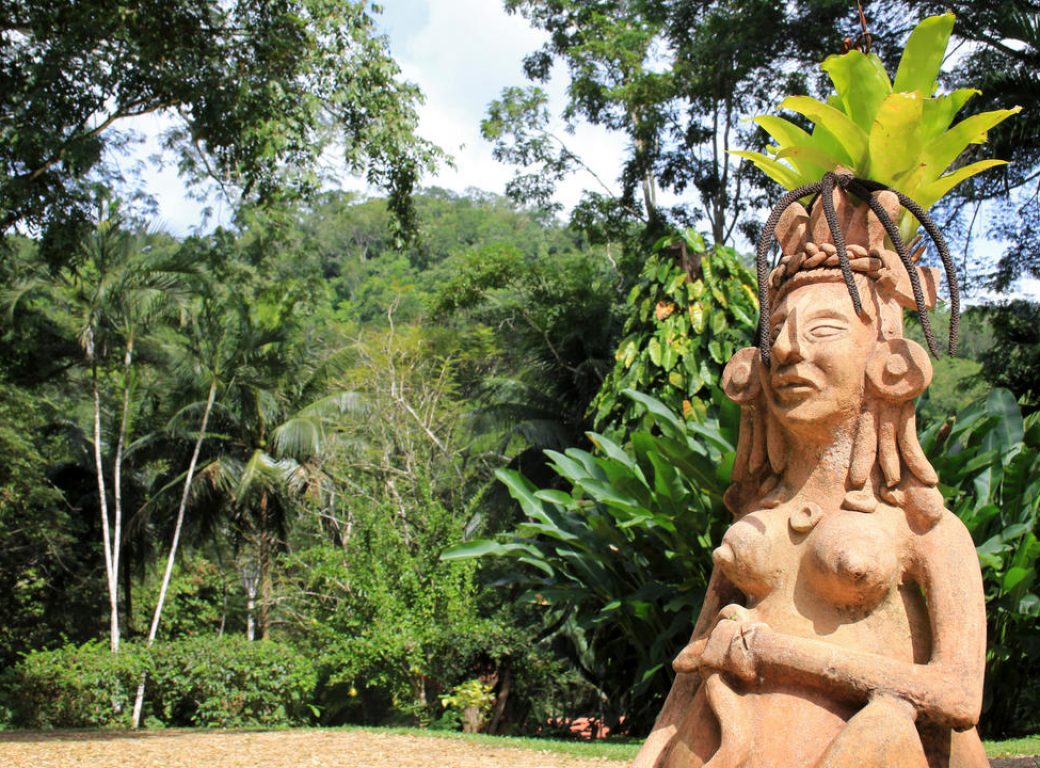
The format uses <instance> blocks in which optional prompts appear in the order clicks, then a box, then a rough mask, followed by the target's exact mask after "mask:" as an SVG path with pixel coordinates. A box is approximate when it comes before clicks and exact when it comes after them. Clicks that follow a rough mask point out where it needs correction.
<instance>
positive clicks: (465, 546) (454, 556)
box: [441, 539, 517, 560]
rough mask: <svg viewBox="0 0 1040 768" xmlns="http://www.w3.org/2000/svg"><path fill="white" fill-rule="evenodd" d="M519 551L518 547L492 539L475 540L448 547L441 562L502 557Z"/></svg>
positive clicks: (442, 554) (442, 555)
mask: <svg viewBox="0 0 1040 768" xmlns="http://www.w3.org/2000/svg"><path fill="white" fill-rule="evenodd" d="M516 550H517V547H515V546H510V545H509V544H503V543H501V542H498V541H493V540H492V539H474V540H473V541H464V542H462V543H461V544H455V545H454V546H451V547H448V548H447V549H445V550H444V552H442V553H441V560H470V559H472V558H475V557H487V556H490V557H501V556H503V555H508V554H510V553H511V552H514V551H516Z"/></svg>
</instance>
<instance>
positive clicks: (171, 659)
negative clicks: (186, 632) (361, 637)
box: [146, 637, 317, 728]
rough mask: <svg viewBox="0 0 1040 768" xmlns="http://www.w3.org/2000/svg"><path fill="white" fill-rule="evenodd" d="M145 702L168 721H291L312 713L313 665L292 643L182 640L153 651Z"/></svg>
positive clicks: (223, 724) (219, 724)
mask: <svg viewBox="0 0 1040 768" xmlns="http://www.w3.org/2000/svg"><path fill="white" fill-rule="evenodd" d="M152 668H153V670H152V674H151V675H150V676H149V685H148V690H147V694H146V696H147V700H148V703H149V705H150V706H151V708H152V710H153V714H154V716H155V717H157V718H158V719H159V720H161V721H162V722H164V723H166V724H167V725H181V726H187V725H196V726H206V727H215V728H238V727H242V726H254V725H264V726H276V725H295V724H300V723H303V722H305V721H307V720H308V719H309V717H310V716H311V715H312V714H313V711H312V710H311V708H310V700H311V697H312V695H313V692H314V686H315V683H316V682H317V677H316V675H315V672H314V666H313V665H312V664H311V662H310V660H308V659H307V658H306V657H304V656H301V655H299V654H298V653H296V651H295V650H293V649H292V648H291V647H290V646H288V645H286V644H284V643H278V642H274V641H270V640H260V641H256V642H249V641H247V640H246V639H245V638H240V637H233V638H229V637H225V638H215V637H200V638H184V639H181V640H175V641H173V642H169V643H161V644H159V645H156V646H155V647H154V648H153V649H152Z"/></svg>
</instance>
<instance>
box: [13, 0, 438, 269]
mask: <svg viewBox="0 0 1040 768" xmlns="http://www.w3.org/2000/svg"><path fill="white" fill-rule="evenodd" d="M0 38H2V40H3V46H2V49H0V132H2V133H0V135H2V138H3V140H2V141H0V166H2V167H3V171H4V175H3V181H2V182H0V211H2V213H0V232H9V231H11V230H12V228H14V227H20V228H22V229H23V230H24V231H28V232H35V233H41V234H42V235H43V236H44V243H45V246H46V248H45V250H46V251H47V253H48V255H49V256H50V257H51V258H52V260H54V261H55V262H58V263H60V262H61V261H63V260H64V259H66V258H67V254H65V253H63V251H62V248H63V246H66V245H67V244H68V243H69V242H70V241H75V239H77V238H78V236H79V233H80V232H81V231H82V229H83V228H84V227H85V226H86V225H87V224H88V223H89V220H90V215H89V211H90V200H91V197H92V193H91V190H92V186H93V185H94V183H95V182H98V181H100V182H101V183H103V184H105V185H112V184H115V183H116V182H118V181H119V171H118V167H117V164H115V163H113V162H112V160H113V152H117V151H118V150H119V149H120V148H121V147H122V146H125V144H126V142H127V141H129V139H130V136H129V134H128V133H126V132H125V130H123V129H124V128H125V127H126V126H128V125H132V124H131V123H130V122H129V121H130V120H131V119H132V118H134V117H137V116H140V115H144V114H148V113H160V114H162V115H164V116H166V117H167V118H169V119H171V120H172V121H173V125H174V127H173V128H172V129H171V130H170V131H169V132H168V133H167V134H166V137H165V141H164V144H165V148H166V149H167V150H168V151H170V152H172V153H173V154H174V156H175V157H176V159H177V163H178V167H179V168H180V170H181V171H182V172H183V173H184V174H185V175H186V176H187V178H188V181H189V183H194V184H197V183H201V182H202V181H203V180H209V181H212V182H214V183H216V184H217V185H218V186H220V187H221V188H222V189H223V190H224V191H225V192H226V193H229V194H234V195H236V196H240V198H241V199H242V200H252V201H260V202H265V203H270V202H277V201H278V200H282V199H285V198H287V197H288V198H291V197H294V196H296V195H298V194H301V193H307V192H310V191H313V190H315V189H316V188H317V186H318V185H319V184H320V180H321V179H320V173H319V162H318V161H319V158H320V157H321V156H322V154H323V153H324V152H325V150H326V149H327V148H328V147H329V146H330V145H333V144H335V145H336V146H337V147H338V148H340V150H341V151H342V153H343V159H344V161H345V162H346V165H347V166H348V168H349V170H350V171H351V172H355V173H363V174H364V175H365V176H366V178H367V180H368V181H369V182H370V183H372V184H373V185H377V186H382V187H385V188H386V189H387V190H388V191H389V194H390V205H391V207H392V208H393V209H394V210H395V212H396V213H397V214H398V216H399V217H400V220H401V221H402V222H403V223H404V224H406V225H411V224H412V223H413V221H412V214H413V211H412V209H411V207H410V204H409V202H408V200H409V195H410V194H411V192H412V191H413V189H414V187H415V184H416V181H417V179H418V177H419V175H420V174H421V173H422V172H423V171H424V170H425V169H428V168H430V167H431V166H432V164H433V163H434V162H435V160H436V159H437V158H438V157H439V153H438V151H437V150H435V148H434V147H432V145H430V144H429V143H427V142H425V141H423V140H422V139H419V138H417V137H416V135H415V127H416V123H417V117H416V114H415V107H416V105H417V104H418V103H419V101H420V99H421V96H420V94H419V92H418V90H417V89H416V88H415V87H414V86H413V85H411V84H409V83H406V82H403V81H401V80H400V79H399V78H398V75H399V70H398V68H397V65H396V64H395V63H394V61H393V59H392V58H391V57H390V55H389V53H388V51H387V45H386V40H385V38H383V37H381V36H379V35H377V34H376V32H375V29H374V25H373V20H372V16H371V12H370V10H369V8H368V7H367V4H366V3H365V2H363V1H361V0H342V1H341V2H325V1H324V0H286V1H285V2H277V3H271V2H267V0H241V1H240V2H234V3H222V2H218V0H175V1H173V2H166V1H165V0H162V1H160V0H132V2H129V3H127V2H118V1H117V0H86V2H78V3H75V4H68V3H51V2H45V1H44V0H15V2H12V3H7V4H5V6H4V9H3V10H2V11H0Z"/></svg>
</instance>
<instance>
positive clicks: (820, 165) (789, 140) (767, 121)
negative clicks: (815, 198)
mask: <svg viewBox="0 0 1040 768" xmlns="http://www.w3.org/2000/svg"><path fill="white" fill-rule="evenodd" d="M754 122H756V123H757V124H758V125H760V126H761V127H762V128H763V129H765V132H766V133H769V134H770V135H771V136H772V137H773V138H774V139H775V140H776V142H777V144H778V145H779V147H778V148H777V149H776V153H775V154H776V157H777V159H780V158H781V157H783V158H786V159H787V161H788V162H789V163H790V164H791V165H794V167H795V169H796V171H797V172H798V174H799V176H801V177H802V178H803V179H807V180H809V179H818V178H821V177H822V176H823V175H824V174H825V173H827V172H828V171H833V170H834V169H835V168H836V167H837V165H839V164H840V163H839V161H838V159H837V158H836V157H835V156H834V155H833V154H831V153H829V152H828V151H827V150H826V149H825V148H824V147H823V146H822V145H821V144H820V143H818V140H816V139H813V137H812V136H810V135H809V134H808V133H806V132H805V131H804V130H802V129H801V128H800V127H799V126H797V125H795V124H794V123H791V122H790V121H789V120H786V119H784V118H780V117H776V116H772V114H763V116H761V117H758V118H755V119H754ZM817 138H818V137H817ZM772 150H773V148H771V151H772ZM796 150H797V151H796Z"/></svg>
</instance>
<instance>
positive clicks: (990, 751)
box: [352, 728, 1040, 761]
mask: <svg viewBox="0 0 1040 768" xmlns="http://www.w3.org/2000/svg"><path fill="white" fill-rule="evenodd" d="M352 730H353V729H352ZM357 730H371V731H378V732H388V733H397V734H401V735H404V736H409V735H411V736H436V737H438V738H445V739H462V740H464V741H471V742H474V743H478V744H485V745H487V746H498V747H516V748H518V749H533V750H539V751H546V752H554V753H556V754H560V755H569V756H571V757H587V758H596V757H598V758H602V759H605V760H626V761H627V760H631V759H632V758H634V757H635V756H636V752H638V751H639V746H640V744H641V743H642V741H641V740H638V739H618V740H612V739H605V740H601V741H571V740H569V739H548V738H544V739H543V738H534V737H527V736H486V735H484V734H479V733H478V734H471V733H457V732H455V731H431V730H429V729H426V728H358V729H357ZM985 745H986V754H987V755H988V756H989V757H1019V756H1022V755H1040V734H1038V735H1035V736H1026V737H1025V738H1021V739H1008V740H1006V741H987V742H985Z"/></svg>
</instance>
